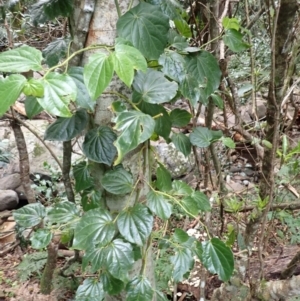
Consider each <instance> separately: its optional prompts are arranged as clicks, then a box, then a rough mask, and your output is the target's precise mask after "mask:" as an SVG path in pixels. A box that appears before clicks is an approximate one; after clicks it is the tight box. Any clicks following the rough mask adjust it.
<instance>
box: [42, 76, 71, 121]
mask: <svg viewBox="0 0 300 301" xmlns="http://www.w3.org/2000/svg"><path fill="white" fill-rule="evenodd" d="M42 83H43V85H44V96H43V97H41V98H38V102H39V104H40V105H41V106H42V107H43V108H44V109H45V110H46V111H47V112H49V113H50V114H53V115H56V116H60V117H71V115H72V114H71V112H70V110H69V107H68V106H69V103H70V102H71V101H74V100H75V99H76V94H77V87H76V85H75V83H74V81H73V80H72V78H71V77H70V76H68V75H67V74H59V73H56V72H51V73H49V74H48V75H47V76H46V77H44V78H43V79H42Z"/></svg>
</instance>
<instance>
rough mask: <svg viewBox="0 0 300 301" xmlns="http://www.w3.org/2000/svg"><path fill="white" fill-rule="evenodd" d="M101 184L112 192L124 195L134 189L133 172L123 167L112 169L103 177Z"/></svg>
mask: <svg viewBox="0 0 300 301" xmlns="http://www.w3.org/2000/svg"><path fill="white" fill-rule="evenodd" d="M101 185H102V186H103V188H104V189H105V190H107V191H108V192H110V193H112V194H117V195H122V194H127V193H130V192H131V191H132V190H133V178H132V174H131V173H129V172H128V171H126V170H125V169H124V168H122V167H117V168H116V169H113V170H110V171H108V172H106V173H105V175H104V176H103V177H102V179H101Z"/></svg>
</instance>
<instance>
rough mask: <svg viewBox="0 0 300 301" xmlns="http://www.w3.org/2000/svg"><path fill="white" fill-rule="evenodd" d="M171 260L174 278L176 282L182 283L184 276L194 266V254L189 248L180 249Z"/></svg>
mask: <svg viewBox="0 0 300 301" xmlns="http://www.w3.org/2000/svg"><path fill="white" fill-rule="evenodd" d="M170 260H171V262H172V264H173V266H174V268H173V274H172V277H173V280H174V281H175V282H180V281H182V280H183V277H184V274H186V273H187V272H188V271H189V270H190V269H191V268H192V267H193V265H194V259H193V255H192V252H191V251H190V250H189V249H188V248H178V249H177V250H176V253H175V255H174V256H171V257H170Z"/></svg>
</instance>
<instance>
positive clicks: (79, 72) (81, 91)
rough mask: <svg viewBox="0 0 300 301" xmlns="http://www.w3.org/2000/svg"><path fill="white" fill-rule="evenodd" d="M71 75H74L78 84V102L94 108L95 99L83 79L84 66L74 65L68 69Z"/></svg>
mask: <svg viewBox="0 0 300 301" xmlns="http://www.w3.org/2000/svg"><path fill="white" fill-rule="evenodd" d="M68 74H69V76H71V77H72V79H73V81H74V82H75V84H76V86H77V97H76V103H77V104H78V105H79V106H80V107H82V108H84V109H87V110H91V111H93V110H94V106H95V103H96V102H95V101H93V100H92V99H91V97H90V95H89V93H88V90H87V88H86V86H85V84H84V80H83V67H78V66H72V67H71V68H70V69H69V70H68Z"/></svg>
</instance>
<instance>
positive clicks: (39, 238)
mask: <svg viewBox="0 0 300 301" xmlns="http://www.w3.org/2000/svg"><path fill="white" fill-rule="evenodd" d="M51 239H52V233H51V232H50V231H49V230H48V229H37V230H36V231H35V232H33V234H32V235H31V236H30V241H31V246H32V248H34V249H37V250H39V249H43V248H45V247H47V246H48V245H49V243H50V241H51Z"/></svg>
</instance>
